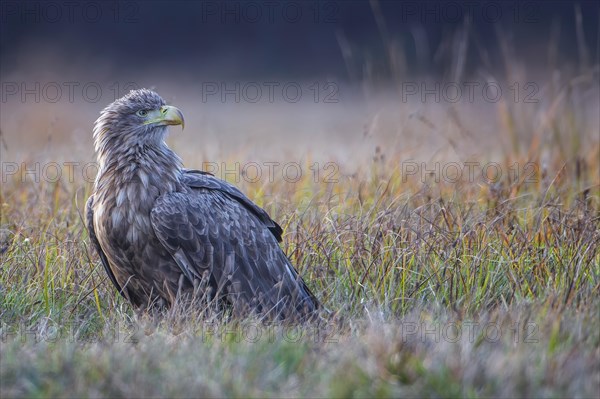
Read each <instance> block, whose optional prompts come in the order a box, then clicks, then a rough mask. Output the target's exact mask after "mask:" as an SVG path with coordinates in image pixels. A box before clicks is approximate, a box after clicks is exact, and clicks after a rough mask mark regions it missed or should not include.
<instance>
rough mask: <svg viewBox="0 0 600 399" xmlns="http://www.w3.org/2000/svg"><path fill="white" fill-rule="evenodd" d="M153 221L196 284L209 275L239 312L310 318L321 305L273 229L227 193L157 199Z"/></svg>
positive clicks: (198, 192) (211, 191) (195, 193)
mask: <svg viewBox="0 0 600 399" xmlns="http://www.w3.org/2000/svg"><path fill="white" fill-rule="evenodd" d="M213 179H214V178H213ZM215 180H217V179H215ZM248 201H249V200H248ZM254 206H255V205H254ZM259 209H260V208H259ZM263 212H264V211H263ZM265 215H266V213H265ZM269 220H270V219H269ZM151 221H152V226H153V228H154V232H155V234H156V235H157V237H158V239H159V241H160V242H161V243H162V244H163V245H164V246H165V248H167V250H168V251H169V253H170V254H171V256H173V259H174V260H175V261H176V262H177V264H178V266H179V267H180V268H181V270H182V271H183V273H184V275H185V276H187V278H188V279H190V280H193V279H195V278H198V279H200V278H202V276H205V272H208V274H209V275H210V277H211V278H210V280H211V281H213V282H214V283H215V284H216V286H215V287H213V289H215V290H216V292H217V293H219V294H220V295H222V296H223V297H224V298H225V299H226V300H227V301H228V302H230V303H231V304H232V305H233V306H234V309H235V310H237V311H240V312H243V313H247V312H248V311H255V312H257V313H259V314H268V315H269V316H276V317H280V318H286V319H287V318H305V317H307V316H309V315H310V314H312V312H314V310H316V308H317V307H318V302H317V300H316V299H315V297H314V296H313V295H312V293H311V292H310V291H309V289H308V287H306V285H305V284H304V282H303V281H302V279H301V278H300V277H299V276H298V273H297V272H296V270H295V269H294V268H293V266H292V265H291V263H290V261H289V260H288V258H287V257H286V256H285V254H284V253H283V251H282V250H281V248H280V247H279V244H278V242H277V238H276V236H275V235H274V234H273V232H272V231H271V229H272V228H273V226H272V225H270V224H265V222H264V221H263V220H261V219H260V218H259V217H258V216H256V215H255V214H254V213H253V212H252V211H251V210H250V209H248V207H247V206H246V205H245V204H243V203H241V202H240V201H238V200H237V199H235V198H232V197H231V196H230V195H228V194H227V193H226V192H223V191H221V190H219V189H218V188H216V189H213V188H200V187H196V188H194V189H190V190H189V191H188V192H186V193H181V192H180V193H169V194H165V195H163V196H161V197H159V198H158V199H157V200H156V202H155V204H154V208H153V209H152V212H151ZM273 223H274V222H273ZM277 227H278V226H277Z"/></svg>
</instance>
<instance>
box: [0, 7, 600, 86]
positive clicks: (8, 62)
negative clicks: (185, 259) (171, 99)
mask: <svg viewBox="0 0 600 399" xmlns="http://www.w3.org/2000/svg"><path fill="white" fill-rule="evenodd" d="M598 4H599V3H598V2H597V1H577V2H572V1H482V2H478V1H467V2H444V1H422V2H421V1H400V0H396V1H386V0H382V1H370V2H369V1H262V0H261V1H248V2H245V1H122V2H115V1H83V2H74V1H47V2H46V1H9V0H3V1H2V7H1V8H0V13H1V14H0V15H1V16H0V20H1V28H0V32H1V37H0V51H1V54H2V61H1V64H0V65H1V68H2V71H1V72H2V74H3V75H6V74H10V73H11V72H12V71H13V70H15V69H17V68H25V67H26V68H28V69H30V70H32V71H35V70H36V69H39V68H52V67H53V66H54V65H56V64H58V62H57V61H63V62H65V63H66V64H69V65H74V64H75V65H77V66H79V67H91V68H97V67H98V65H102V66H104V67H106V68H111V69H112V70H113V71H114V73H115V74H119V73H121V72H122V71H124V70H125V71H126V70H130V69H136V70H137V69H144V68H157V67H167V68H168V69H169V70H170V71H173V72H174V73H181V72H184V73H191V74H193V75H195V76H199V77H201V76H210V77H211V78H215V79H264V78H271V77H274V76H277V77H282V78H283V77H285V78H294V79H312V78H320V77H324V76H327V77H334V78H336V79H342V80H350V81H351V80H356V79H362V78H364V74H365V73H367V71H365V64H369V65H370V66H369V68H370V71H371V72H370V73H377V74H378V76H380V77H385V76H386V75H388V74H390V73H391V72H392V71H390V70H389V69H390V62H389V61H390V57H393V56H394V55H393V54H390V53H391V51H390V49H391V48H397V49H398V52H399V53H401V54H397V57H396V58H398V59H396V60H394V62H396V64H397V65H395V67H396V68H400V71H401V72H402V73H406V74H410V75H413V76H414V75H428V76H439V77H443V75H444V74H447V73H450V72H449V71H450V70H451V69H452V68H451V66H452V63H453V62H454V60H455V59H456V56H457V54H458V53H460V52H461V51H464V52H466V58H465V64H464V66H463V67H461V68H463V73H465V74H467V75H468V74H470V73H473V72H474V71H475V70H476V69H477V68H479V67H481V65H485V64H487V66H488V67H491V66H494V65H497V66H500V65H503V64H504V63H503V62H502V59H503V57H504V56H505V54H503V53H502V51H503V49H502V48H501V46H500V45H499V41H498V37H499V36H500V35H502V37H504V38H506V40H507V41H509V42H511V41H512V43H511V44H512V46H513V49H514V52H515V54H513V55H514V56H515V57H518V58H521V59H526V60H527V61H528V62H529V63H530V64H531V65H532V66H537V67H542V66H544V65H546V64H547V62H548V48H547V44H548V42H549V41H550V40H554V41H555V43H556V46H557V49H556V52H557V54H558V58H559V61H560V62H561V63H569V62H572V63H575V62H579V61H581V58H587V60H583V61H584V62H588V63H589V62H590V61H593V60H594V59H597V57H598V45H599V44H598V43H599V40H598V38H599V33H598V22H599V18H600V13H599V8H598V7H599V6H598ZM578 24H579V25H578ZM578 29H579V30H580V31H579V32H578ZM578 35H579V37H578ZM465 39H467V41H466V42H464V40H465ZM463 42H464V43H465V44H466V45H467V48H466V49H464V48H461V43H463ZM582 46H585V48H582ZM32 52H39V53H47V54H45V56H46V57H48V58H49V59H47V60H46V61H49V62H47V63H45V62H44V59H43V58H41V59H40V60H39V62H38V63H36V65H27V66H25V65H24V64H23V60H24V59H26V58H27V57H30V56H31V55H32ZM61 67H62V66H61ZM396 72H397V71H396Z"/></svg>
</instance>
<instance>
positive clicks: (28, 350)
mask: <svg viewBox="0 0 600 399" xmlns="http://www.w3.org/2000/svg"><path fill="white" fill-rule="evenodd" d="M596 83H597V81H593V83H592V86H593V87H595V86H594V85H595V84H596ZM564 87H565V88H564V90H562V91H560V93H559V94H558V95H556V96H553V97H552V98H550V99H547V98H543V100H544V101H542V103H541V104H537V105H536V108H535V112H533V111H532V112H530V113H528V112H525V111H523V110H522V108H521V107H520V106H511V105H510V103H506V102H500V103H497V104H496V103H494V104H488V106H489V109H491V110H492V112H491V114H489V115H488V117H489V118H490V121H494V122H490V123H489V126H485V127H486V128H487V129H489V130H492V133H493V135H494V136H495V137H499V138H500V139H499V142H502V145H498V146H495V147H494V151H493V152H481V151H479V152H478V151H476V150H474V151H471V150H469V151H468V156H462V155H464V154H465V153H464V152H463V153H462V154H459V156H458V157H457V156H456V153H457V152H458V153H460V152H461V151H455V152H454V156H448V157H446V154H447V153H442V155H440V156H437V157H433V158H432V157H427V158H426V159H427V164H426V165H425V164H422V163H421V160H422V159H424V155H423V154H422V153H420V152H419V151H420V150H418V149H417V144H420V147H419V148H421V149H422V148H425V149H431V144H430V143H429V141H428V140H429V139H431V138H432V137H433V139H431V140H433V141H436V142H437V146H438V147H448V148H454V149H455V150H456V148H455V146H457V145H458V144H457V143H459V142H469V143H470V144H473V142H478V140H480V139H481V138H478V137H473V135H475V136H476V135H477V134H478V131H479V130H482V129H483V127H482V129H479V128H478V126H472V127H468V126H467V127H465V126H464V125H468V120H469V118H465V117H464V115H463V114H461V112H460V107H457V106H456V105H454V106H450V105H449V106H448V107H447V109H446V110H445V111H444V118H443V119H444V120H445V121H446V123H445V124H444V123H439V122H437V121H436V119H435V117H434V116H432V115H431V114H430V113H429V110H428V109H424V110H420V111H419V112H418V113H417V114H414V113H413V114H411V115H410V118H412V119H411V120H412V121H413V122H411V123H413V124H414V125H413V126H411V127H410V128H409V127H407V126H406V125H404V129H402V130H401V131H399V130H394V129H391V130H390V129H388V127H389V126H394V123H395V122H394V119H393V118H391V117H390V118H387V117H388V116H389V115H390V113H387V114H386V113H385V112H383V111H382V112H379V113H377V115H376V117H374V118H372V119H370V121H369V122H368V123H367V124H366V127H365V129H364V130H365V131H364V132H363V131H362V126H361V127H359V129H358V130H359V133H358V134H357V135H355V136H353V137H351V138H350V139H348V138H347V137H345V136H343V137H342V139H335V138H332V139H331V140H332V141H329V139H327V138H323V137H321V138H320V139H319V138H317V139H315V140H314V141H313V140H310V141H308V143H307V144H306V143H305V144H306V146H307V147H308V148H309V150H307V152H303V153H302V155H301V158H302V161H301V162H299V163H298V166H299V167H300V168H301V170H303V171H304V173H301V174H300V175H298V174H297V173H295V170H292V169H290V170H288V171H287V172H285V173H284V174H282V175H278V174H277V175H276V176H274V177H273V178H266V177H265V176H268V174H263V175H262V177H261V178H256V174H252V173H256V168H255V167H256V165H254V164H253V163H252V162H254V158H252V155H244V153H243V151H237V150H236V151H226V150H221V151H217V155H215V156H214V158H211V159H219V161H226V162H227V163H228V164H227V165H229V166H228V168H230V169H229V170H233V172H230V173H228V174H227V173H226V174H225V176H223V177H225V178H227V179H229V180H232V181H233V182H234V183H235V184H236V185H238V186H239V187H240V188H241V189H242V190H243V191H244V192H246V193H247V194H248V196H249V197H250V198H251V199H253V200H254V201H256V202H257V203H258V204H259V205H261V206H263V207H264V208H265V209H266V210H267V211H268V212H269V213H270V214H271V215H272V217H273V218H274V219H275V220H277V221H278V222H279V223H280V224H281V225H282V226H283V227H284V230H285V235H284V241H283V243H282V247H283V249H284V251H285V252H286V253H287V254H288V255H289V256H290V258H291V260H292V262H293V263H294V264H295V265H296V267H297V269H298V270H299V272H300V273H301V274H302V276H303V277H304V278H305V280H306V281H307V283H308V285H309V286H310V288H311V289H312V290H313V291H314V292H315V294H316V296H317V297H318V298H320V300H321V301H322V303H323V305H324V306H325V307H326V308H327V309H329V310H330V311H331V315H330V316H328V318H327V320H326V321H323V322H321V323H316V324H310V325H304V326H296V327H285V326H281V325H269V324H264V323H260V322H258V321H256V320H241V321H240V320H231V319H229V318H228V317H226V315H219V314H215V313H214V312H211V311H209V310H207V309H199V308H195V309H191V310H190V309H184V308H183V307H176V308H174V309H173V310H171V311H169V312H168V313H167V314H164V315H163V317H162V318H160V319H157V318H151V317H149V316H148V315H145V314H137V313H135V312H134V311H133V310H132V309H131V308H130V307H129V305H128V304H127V303H125V302H124V300H123V299H122V298H121V297H119V295H118V294H117V292H116V291H115V290H114V289H113V288H112V287H111V286H110V284H109V282H108V281H107V277H106V275H105V273H104V270H103V268H102V266H101V264H100V262H99V259H98V257H97V255H96V254H95V253H94V252H93V251H92V250H91V248H90V247H89V241H88V238H87V232H86V230H85V228H84V225H83V223H82V216H81V215H82V209H83V204H84V203H85V200H86V198H87V196H88V195H89V193H90V190H91V180H92V179H89V178H86V177H89V176H87V175H86V174H85V173H83V174H82V173H79V172H77V173H73V176H70V175H69V174H68V173H67V172H68V171H69V169H68V168H67V167H72V168H81V165H83V164H78V165H68V164H65V163H64V162H62V161H64V160H65V159H68V158H66V157H65V156H64V154H65V152H68V151H70V150H69V148H70V147H69V145H68V144H65V145H63V146H59V145H57V144H53V147H52V148H53V150H52V151H53V154H54V155H55V156H56V157H55V158H52V156H53V155H46V158H45V159H44V160H43V161H40V162H42V163H41V166H40V168H41V169H39V170H37V171H36V169H35V167H32V166H31V165H32V164H33V163H34V161H37V160H39V159H38V158H37V157H36V155H32V156H31V157H30V158H29V161H28V162H29V163H23V162H21V161H18V162H12V161H11V162H8V161H6V159H5V160H4V161H3V162H4V165H3V176H2V178H3V181H2V190H1V194H0V195H1V196H0V206H1V211H2V216H1V221H0V252H1V253H0V322H1V325H0V332H1V347H0V381H1V386H0V396H1V397H3V398H8V397H82V396H92V397H95V396H110V397H183V396H219V397H221V396H231V397H247V396H256V397H281V396H284V397H297V396H307V397H348V396H355V397H388V396H400V395H402V396H429V397H465V396H466V397H481V396H499V397H594V396H596V395H597V394H598V390H599V384H600V332H599V331H600V329H599V328H598V327H599V325H600V299H599V298H600V296H599V295H598V294H599V292H600V228H599V226H600V147H599V141H598V126H597V122H594V119H593V118H592V120H593V121H592V123H588V122H587V121H586V119H585V118H583V117H582V116H581V113H582V107H580V106H579V105H578V104H580V103H581V102H584V103H586V100H585V99H584V98H580V97H577V96H578V95H579V94H578V93H580V92H578V91H577V90H573V85H570V84H566V85H565V86H564ZM592 91H593V90H592ZM594 93H596V94H597V89H596V91H593V94H594ZM181 103H183V104H181ZM184 104H185V101H180V103H176V104H175V105H177V106H180V107H181V108H182V109H184V112H185V108H184ZM513 105H514V104H513ZM94 107H95V108H96V110H95V112H97V111H98V109H97V108H98V105H97V104H96V105H94ZM392 108H393V107H392ZM442 108H443V107H442ZM592 108H593V105H592ZM456 109H459V112H455V110H456ZM453 110H454V111H453ZM446 111H447V112H446ZM266 112H267V114H272V115H276V113H275V112H272V111H270V110H269V109H267V110H266ZM395 112H396V110H395V109H392V112H391V114H392V115H393V114H394V113H395ZM263 115H264V114H263ZM304 115H310V112H308V113H305V114H304ZM386 115H387V116H386ZM415 116H416V117H415ZM386 118H387V119H386ZM407 118H408V117H407ZM268 119H269V118H268V117H265V118H263V120H268ZM91 120H93V119H91ZM465 120H467V121H466V122H465ZM24 123H28V122H27V121H26V122H24ZM29 123H31V121H29ZM306 123H307V124H308V123H309V121H308V120H307V121H306ZM477 123H479V122H476V124H477ZM88 124H90V125H91V122H90V121H88ZM83 126H86V125H85V124H83ZM188 126H190V127H188V128H186V129H192V130H193V129H194V128H193V123H188ZM5 127H6V125H5ZM322 128H323V129H324V130H325V131H327V129H329V128H330V127H328V126H325V127H322ZM342 128H343V127H342ZM224 129H225V130H228V129H227V128H226V127H225V128H224ZM58 130H60V129H59V128H58V127H55V128H54V130H53V132H52V134H54V133H55V132H56V131H58ZM259 130H260V129H259ZM382 131H384V132H385V131H387V132H388V135H387V136H386V135H385V134H383V133H381V132H382ZM11 134H12V135H13V136H12V140H13V141H12V142H11V137H10V136H11ZM86 134H87V133H86ZM186 134H188V135H189V133H186ZM3 135H4V136H3V137H4V139H6V140H3V142H2V143H0V145H3V146H5V148H4V151H5V154H6V153H7V152H8V153H10V151H12V149H14V146H15V144H14V143H18V142H19V141H18V140H19V137H18V136H19V134H18V132H16V131H12V132H11V131H9V130H5V131H4V132H3ZM49 135H50V134H49ZM485 135H486V136H489V135H490V134H488V133H486V134H485ZM182 137H186V136H182ZM187 137H190V136H187ZM192 137H193V136H192ZM258 137H259V134H258V133H257V135H256V136H255V137H254V138H253V139H254V140H258ZM390 137H393V138H394V139H393V140H395V141H390V140H391V139H390ZM213 139H214V140H213ZM86 140H87V141H85V143H86V145H87V148H88V150H89V149H90V148H91V142H90V139H89V137H88V138H86ZM170 140H171V139H170ZM172 140H173V141H171V142H170V144H171V145H172V146H173V147H174V148H175V150H176V151H177V152H179V153H181V154H182V156H183V158H184V161H186V164H187V165H188V166H193V167H201V166H202V165H199V164H193V161H192V160H193V159H197V158H198V157H197V156H196V158H194V155H193V154H194V153H195V152H196V153H201V154H202V151H203V150H202V149H201V148H202V146H201V145H200V144H198V145H197V146H196V145H195V144H194V145H190V144H184V142H183V141H177V140H183V139H172ZM188 140H189V138H188ZM217 140H219V138H218V137H217V136H211V135H210V133H209V134H208V138H205V141H207V142H208V141H217ZM222 140H224V139H222ZM297 140H300V141H302V140H303V139H302V136H301V138H299V139H297ZM336 140H337V141H336ZM440 140H441V144H440ZM481 140H483V139H481ZM304 141H305V142H306V141H307V140H304ZM6 142H8V144H6ZM190 142H192V143H196V142H195V141H193V140H192V141H190ZM343 142H348V146H350V144H349V143H350V142H352V143H353V144H352V145H354V146H355V147H361V148H362V150H363V152H362V153H361V154H358V152H357V153H356V154H358V155H354V152H352V151H354V150H352V151H350V150H346V152H347V154H348V155H347V156H346V158H343V157H342V156H340V153H343V152H344V147H343ZM270 143H271V145H272V144H273V141H271V142H270ZM275 143H277V141H276V140H275ZM332 143H336V145H332ZM399 143H400V144H403V145H399ZM16 145H17V146H18V144H16ZM73 145H74V144H73ZM11 146H13V147H11ZM310 148H319V153H318V154H314V159H313V158H311V156H312V155H311V154H312V153H311V152H310ZM269 150H270V149H269ZM20 151H21V152H22V153H27V149H25V148H24V147H23V148H22V149H20ZM289 151H290V150H288V152H284V153H279V155H278V158H277V159H276V160H277V161H281V162H285V161H286V159H287V160H289V159H290V158H286V156H287V155H289V154H290V152H289ZM411 151H414V152H411ZM291 153H292V154H294V153H293V152H291ZM417 153H418V154H420V155H419V156H417V155H415V154H417ZM13 154H14V153H13ZM56 154H63V156H62V157H60V159H61V162H59V163H58V164H57V165H60V167H62V168H63V170H62V175H61V178H53V176H56V175H55V174H53V173H55V171H54V169H51V168H52V167H56V165H51V164H49V162H50V161H53V160H56V159H58V158H57V157H58V155H56ZM282 154H283V155H282ZM86 156H87V155H86ZM90 156H91V154H90ZM271 156H272V155H271ZM295 157H296V158H295V159H298V157H299V155H297V154H296V155H295ZM328 157H329V158H328ZM457 158H458V159H459V160H460V162H459V163H457V162H458V161H457ZM15 159H18V160H22V159H25V158H19V156H16V155H15ZM91 159H93V158H88V160H91ZM265 159H266V158H264V157H263V158H262V161H264V160H265ZM269 159H270V160H273V158H269ZM315 159H318V160H319V163H318V164H317V163H315ZM323 159H325V160H326V159H330V160H332V161H331V163H326V162H325V163H324V162H321V160H323ZM432 160H433V161H432ZM240 161H241V162H242V164H244V162H246V163H245V164H244V165H250V166H252V167H247V168H245V170H244V171H242V169H244V168H241V169H240V168H239V167H238V168H236V167H235V163H236V162H240ZM44 162H45V163H44ZM468 162H471V163H468ZM256 164H257V165H259V167H263V168H264V167H265V163H264V162H257V163H256ZM48 165H50V166H48ZM216 165H217V167H218V166H219V165H221V164H216ZM232 165H233V166H232ZM315 165H317V166H316V167H315ZM469 165H472V166H469ZM490 165H491V166H490ZM5 166H6V167H5ZM204 166H210V167H211V168H213V171H214V167H215V164H205V165H204ZM267 166H268V165H267ZM32 168H33V169H32ZM44 168H45V169H44ZM253 168H254V169H253ZM436 168H437V169H436ZM456 168H459V169H461V170H462V172H463V173H460V174H457V172H456V171H457V169H456ZM470 168H471V169H470ZM225 169H226V168H225ZM28 170H29V172H28ZM222 170H223V168H221V171H222ZM79 171H80V169H79ZM236 171H237V173H238V174H237V176H236ZM469 171H472V172H473V173H469ZM498 171H500V172H502V173H500V175H498V174H497V172H498ZM242 172H243V173H242ZM265 173H267V172H265ZM39 177H41V178H39ZM92 177H93V176H92Z"/></svg>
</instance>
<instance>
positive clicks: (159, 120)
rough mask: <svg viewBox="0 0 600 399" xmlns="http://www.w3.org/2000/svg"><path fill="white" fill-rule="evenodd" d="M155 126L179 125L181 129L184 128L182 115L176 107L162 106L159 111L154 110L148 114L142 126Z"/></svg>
mask: <svg viewBox="0 0 600 399" xmlns="http://www.w3.org/2000/svg"><path fill="white" fill-rule="evenodd" d="M148 124H156V125H158V126H165V125H181V129H182V130H183V128H184V127H185V121H184V119H183V113H182V112H181V111H180V110H179V108H177V107H172V106H170V105H164V106H162V107H160V109H157V110H154V111H152V112H150V113H149V114H148V120H147V121H146V122H144V125H148Z"/></svg>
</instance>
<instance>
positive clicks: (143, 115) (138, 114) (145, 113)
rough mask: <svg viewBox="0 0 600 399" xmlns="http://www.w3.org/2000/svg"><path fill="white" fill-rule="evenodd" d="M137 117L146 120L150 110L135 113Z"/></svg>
mask: <svg viewBox="0 0 600 399" xmlns="http://www.w3.org/2000/svg"><path fill="white" fill-rule="evenodd" d="M135 114H136V115H137V116H141V117H142V118H144V117H145V116H146V115H148V110H145V109H140V110H139V111H138V112H136V113H135Z"/></svg>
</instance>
